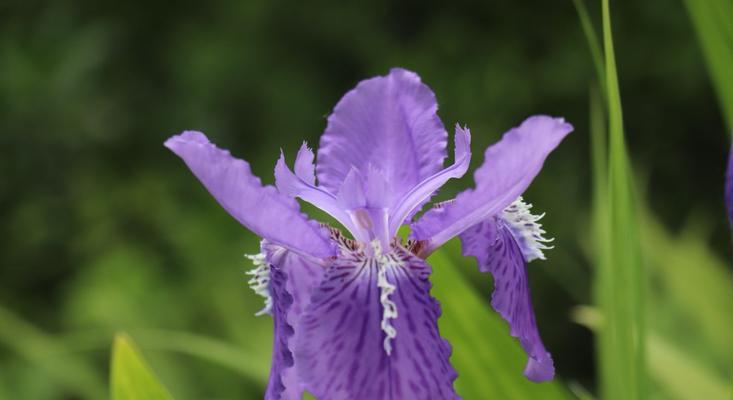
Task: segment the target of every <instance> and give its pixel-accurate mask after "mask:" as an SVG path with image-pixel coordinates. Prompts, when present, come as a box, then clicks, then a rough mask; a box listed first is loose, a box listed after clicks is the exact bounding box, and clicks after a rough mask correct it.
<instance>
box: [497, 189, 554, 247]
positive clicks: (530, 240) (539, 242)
mask: <svg viewBox="0 0 733 400" xmlns="http://www.w3.org/2000/svg"><path fill="white" fill-rule="evenodd" d="M531 209H532V204H529V203H525V202H524V200H523V199H522V196H519V198H518V199H517V200H515V201H514V202H513V203H512V204H510V205H509V206H508V207H507V208H505V209H504V211H503V212H502V213H501V216H500V218H501V220H502V221H503V222H504V224H505V225H506V226H507V227H508V228H509V230H511V232H512V235H514V238H515V239H516V240H517V242H518V243H519V247H520V248H521V250H522V255H523V256H524V259H525V260H526V261H527V262H530V261H532V260H534V259H540V260H544V259H545V253H544V252H543V251H542V250H549V249H552V248H553V246H548V245H546V244H545V243H549V242H552V241H553V240H555V239H552V238H551V239H547V238H545V237H544V235H545V234H546V233H547V232H545V230H544V229H542V224H540V223H539V220H540V219H542V217H544V216H545V214H544V213H543V214H540V215H534V214H532V212H531V211H530V210H531Z"/></svg>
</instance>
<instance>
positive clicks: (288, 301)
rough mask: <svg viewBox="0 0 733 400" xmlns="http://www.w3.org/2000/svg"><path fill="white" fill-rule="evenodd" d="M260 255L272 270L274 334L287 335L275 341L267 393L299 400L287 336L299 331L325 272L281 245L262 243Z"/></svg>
mask: <svg viewBox="0 0 733 400" xmlns="http://www.w3.org/2000/svg"><path fill="white" fill-rule="evenodd" d="M262 252H263V253H264V254H265V255H266V259H267V262H268V263H269V265H270V266H271V269H272V271H273V272H272V273H271V274H272V275H271V278H270V282H271V283H270V285H271V292H272V293H273V311H274V312H273V317H274V322H275V335H276V336H277V335H278V333H279V332H284V333H286V335H283V334H281V337H280V338H279V339H275V343H274V347H273V364H272V371H271V376H270V385H268V393H270V388H272V394H273V397H271V398H272V399H273V400H299V399H300V398H301V397H302V394H303V385H302V384H301V381H300V379H299V377H298V374H297V370H296V368H293V366H294V361H293V359H292V352H293V350H294V346H295V343H294V342H293V341H292V340H291V338H292V335H288V334H289V333H292V332H294V331H297V330H298V327H299V325H300V320H301V317H302V316H303V313H304V311H305V309H306V307H308V304H310V299H311V293H312V291H313V290H314V289H315V288H316V287H317V286H318V285H319V284H320V282H321V280H322V279H323V275H324V273H325V269H324V267H323V266H321V265H318V264H315V263H313V262H311V261H310V260H308V259H306V258H304V257H301V256H300V255H298V254H296V253H294V252H292V251H289V250H288V249H286V248H284V247H282V246H278V245H276V244H274V243H270V242H267V241H263V243H262ZM278 301H282V303H278ZM278 307H280V308H278ZM288 328H290V329H288ZM284 346H286V347H284ZM288 355H290V357H288ZM278 357H279V359H278ZM278 378H279V380H278ZM275 395H277V396H279V397H276V396H275ZM266 398H267V399H268V400H269V399H270V397H266Z"/></svg>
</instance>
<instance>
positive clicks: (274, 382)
mask: <svg viewBox="0 0 733 400" xmlns="http://www.w3.org/2000/svg"><path fill="white" fill-rule="evenodd" d="M286 281H287V276H286V275H285V273H284V272H283V271H281V270H280V269H278V268H275V267H273V266H270V294H271V296H272V318H273V322H274V329H273V341H272V364H271V366H270V379H269V380H268V382H267V389H266V391H265V400H296V399H298V398H299V397H297V394H298V393H299V392H302V389H300V388H299V384H298V382H297V380H296V381H295V382H292V376H294V375H292V373H288V372H287V371H288V370H293V368H292V367H293V365H294V361H293V353H292V351H291V350H290V347H289V346H288V342H289V341H290V338H291V337H292V336H293V328H292V326H290V324H289V323H288V318H287V316H288V313H289V311H290V307H291V305H292V303H293V298H292V297H291V296H290V294H289V293H288V292H287V290H286ZM288 375H290V377H288ZM286 385H288V386H286Z"/></svg>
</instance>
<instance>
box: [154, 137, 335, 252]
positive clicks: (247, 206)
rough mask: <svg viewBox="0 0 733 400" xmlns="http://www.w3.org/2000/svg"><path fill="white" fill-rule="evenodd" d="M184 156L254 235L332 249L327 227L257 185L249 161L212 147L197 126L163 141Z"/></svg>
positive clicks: (301, 247) (304, 248) (299, 247)
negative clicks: (311, 219) (321, 225)
mask: <svg viewBox="0 0 733 400" xmlns="http://www.w3.org/2000/svg"><path fill="white" fill-rule="evenodd" d="M165 146H166V147H168V148H169V149H171V150H172V151H173V152H174V153H176V154H177V155H178V156H179V157H181V158H182V159H183V161H185V162H186V164H187V165H188V167H189V168H190V169H191V171H192V172H193V173H194V175H196V177H197V178H198V179H199V180H200V181H201V183H203V184H204V186H205V187H206V188H207V189H208V190H209V192H210V193H211V194H212V195H213V196H214V198H216V200H217V201H218V202H219V204H221V206H222V207H224V209H225V210H226V211H227V212H228V213H229V214H231V215H232V216H233V217H234V218H236V219H237V221H239V222H240V223H241V224H242V225H244V226H246V227H247V228H249V229H250V230H251V231H252V232H254V233H256V234H257V235H259V236H261V237H263V238H266V239H268V240H271V241H273V242H276V243H279V244H281V245H283V246H285V247H288V248H290V249H292V250H295V251H298V252H301V253H302V254H307V255H310V256H312V257H317V258H323V257H329V256H331V255H333V254H334V248H333V247H332V245H331V242H330V240H329V238H328V233H327V232H326V231H325V230H324V229H322V228H321V227H320V226H319V225H318V224H317V223H315V222H312V221H309V220H308V219H307V218H305V217H304V216H303V215H302V214H301V213H300V211H299V207H298V203H297V202H296V201H295V200H293V199H291V198H288V197H286V196H284V195H282V194H280V193H278V191H277V190H276V189H275V188H274V187H272V186H262V183H261V182H260V180H259V178H257V177H256V176H254V175H253V174H252V171H251V170H250V167H249V164H247V163H246V162H245V161H242V160H238V159H236V158H234V157H232V156H231V155H230V154H229V152H228V151H226V150H222V149H219V148H217V147H216V146H215V145H213V144H212V143H210V142H209V140H208V139H207V138H206V136H205V135H204V134H203V133H201V132H194V131H186V132H183V133H182V134H180V135H177V136H173V137H171V138H170V139H168V140H167V141H166V142H165Z"/></svg>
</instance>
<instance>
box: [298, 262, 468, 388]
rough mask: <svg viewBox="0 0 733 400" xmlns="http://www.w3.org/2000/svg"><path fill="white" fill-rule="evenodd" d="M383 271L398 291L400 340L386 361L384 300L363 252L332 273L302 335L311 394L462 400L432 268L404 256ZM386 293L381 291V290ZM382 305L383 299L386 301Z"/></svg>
mask: <svg viewBox="0 0 733 400" xmlns="http://www.w3.org/2000/svg"><path fill="white" fill-rule="evenodd" d="M390 257H394V259H395V260H401V264H400V265H399V266H397V265H393V266H390V268H388V269H387V270H385V271H384V272H385V274H384V278H386V280H387V281H388V286H390V287H392V286H393V287H394V292H392V293H391V295H390V297H391V300H389V301H391V302H393V303H394V304H393V305H394V306H395V307H396V312H397V314H396V316H394V318H393V319H390V322H389V324H391V325H390V327H393V328H394V329H395V330H396V334H395V335H394V337H393V338H392V339H391V340H390V341H389V342H390V344H389V346H390V349H389V351H390V354H388V353H387V350H386V346H387V345H386V344H385V338H386V337H387V336H386V334H385V330H384V329H387V328H389V327H387V328H385V327H384V323H385V320H384V315H383V312H384V309H383V304H385V299H384V297H383V296H384V293H380V287H382V288H383V287H385V283H384V282H379V277H378V276H379V267H378V265H377V262H376V261H375V259H371V258H365V257H364V254H363V253H362V252H361V250H360V249H356V251H354V252H353V253H351V255H349V254H346V253H342V256H340V257H339V258H338V259H337V260H336V261H335V263H334V264H333V265H332V266H331V267H329V269H328V270H327V272H326V276H325V278H324V280H323V283H322V284H321V286H320V287H319V288H318V289H317V291H316V292H315V293H314V295H313V300H312V302H311V304H310V306H309V307H308V309H307V311H306V313H305V315H304V316H303V320H302V322H301V324H300V327H299V330H298V332H297V333H296V337H295V341H296V352H295V360H296V365H297V369H298V372H299V374H300V376H301V377H302V379H303V381H304V384H305V385H306V388H307V390H308V391H310V392H311V393H313V394H314V395H315V397H317V398H319V399H324V400H347V399H370V400H371V399H373V400H382V399H414V400H423V399H424V400H427V399H441V400H442V399H457V398H458V396H457V395H456V393H455V391H454V390H453V381H454V379H455V378H456V372H455V371H454V370H453V368H452V367H451V365H450V363H449V357H450V353H451V348H450V345H449V344H448V343H447V342H446V341H445V340H444V339H443V338H441V337H440V333H439V332H438V326H437V319H438V317H439V316H440V306H439V305H438V303H437V301H436V300H435V299H433V298H432V297H431V296H430V294H429V291H430V282H429V281H428V276H429V274H430V267H429V266H428V265H427V264H425V262H424V261H423V260H421V259H419V258H417V257H415V256H413V255H411V254H410V253H408V252H407V251H405V250H402V249H398V250H395V252H393V253H391V254H390ZM380 285H381V286H380ZM380 297H381V298H380Z"/></svg>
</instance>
